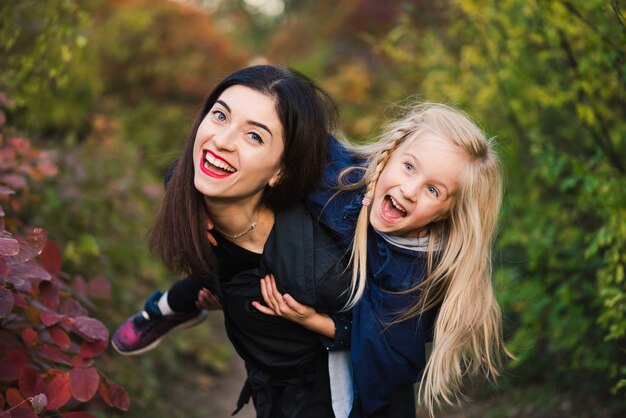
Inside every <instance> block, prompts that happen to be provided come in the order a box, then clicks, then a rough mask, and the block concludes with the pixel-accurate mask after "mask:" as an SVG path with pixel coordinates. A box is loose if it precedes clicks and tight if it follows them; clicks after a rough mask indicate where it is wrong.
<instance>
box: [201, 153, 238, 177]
mask: <svg viewBox="0 0 626 418" xmlns="http://www.w3.org/2000/svg"><path fill="white" fill-rule="evenodd" d="M200 169H201V170H202V172H203V173H204V174H206V175H207V176H210V177H215V178H224V177H228V176H230V175H231V174H233V173H235V172H236V171H237V169H236V168H235V167H233V166H232V165H230V164H229V163H228V162H227V161H226V160H224V159H223V158H221V157H218V156H217V155H215V154H214V153H212V152H211V151H209V150H203V151H202V160H201V161H200Z"/></svg>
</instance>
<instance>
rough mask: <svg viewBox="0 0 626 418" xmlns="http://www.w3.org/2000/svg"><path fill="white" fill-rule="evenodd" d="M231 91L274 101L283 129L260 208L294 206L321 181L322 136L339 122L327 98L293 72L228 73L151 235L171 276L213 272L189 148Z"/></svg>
mask: <svg viewBox="0 0 626 418" xmlns="http://www.w3.org/2000/svg"><path fill="white" fill-rule="evenodd" d="M235 85H242V86H246V87H249V88H251V89H253V90H256V91H258V92H260V93H263V94H265V95H267V96H269V97H271V98H273V99H274V100H275V101H276V111H277V113H278V117H279V119H280V121H281V124H282V126H283V132H284V152H283V155H282V158H281V168H282V172H281V176H280V180H279V181H278V183H276V184H275V185H274V186H273V187H269V185H268V186H266V188H265V190H264V191H263V196H262V198H261V203H262V204H263V205H265V206H266V207H268V208H270V209H272V210H273V211H277V210H280V209H283V208H286V207H288V206H290V205H293V204H295V203H296V202H298V201H301V200H302V199H303V198H304V197H305V196H306V195H307V194H309V193H310V192H311V191H312V189H313V186H314V185H315V183H316V182H317V181H319V179H320V178H321V175H322V170H323V168H324V164H325V162H326V153H327V139H326V135H327V134H328V132H331V131H332V130H334V128H335V126H336V125H335V124H336V119H337V109H336V107H335V104H334V102H333V100H332V99H331V98H330V96H329V95H328V94H327V93H326V92H325V91H324V90H322V89H321V88H320V87H318V86H317V85H316V84H315V83H314V82H313V81H312V80H310V79H309V78H308V77H306V76H304V75H303V74H301V73H299V72H297V71H295V70H292V69H286V68H280V67H273V66H269V65H258V66H253V67H248V68H244V69H241V70H238V71H236V72H234V73H232V74H231V75H229V76H228V77H226V78H225V79H224V80H222V81H221V82H220V83H219V84H218V85H217V86H216V87H215V88H214V89H213V91H212V92H211V93H210V94H209V95H208V96H207V98H206V99H205V101H204V104H203V105H202V108H201V110H200V113H199V114H198V117H197V119H196V121H195V123H194V124H193V128H192V130H191V132H190V133H189V138H188V140H187V145H186V147H185V149H184V151H183V153H182V155H181V156H180V159H179V162H178V164H177V166H176V168H175V169H174V171H173V174H172V178H171V180H170V181H169V183H168V185H167V187H166V191H165V197H164V199H163V202H162V204H161V207H160V209H159V211H158V213H157V216H156V219H155V222H154V224H153V226H152V229H151V231H150V236H149V247H150V250H151V251H152V252H153V253H154V254H155V256H157V257H158V258H160V259H161V260H162V261H163V262H164V263H165V265H166V266H167V267H168V268H169V269H170V270H171V271H173V272H175V273H185V274H191V275H192V276H194V277H198V278H209V277H211V276H213V274H214V271H215V264H216V263H215V260H214V255H213V252H212V250H211V245H210V243H209V241H208V238H207V232H206V225H207V213H206V207H205V204H204V196H203V195H202V193H200V192H199V191H198V190H196V188H195V186H194V161H193V146H194V141H195V138H196V133H197V131H198V127H199V126H200V123H201V122H202V120H203V119H204V117H205V116H206V114H207V113H208V112H209V111H210V110H211V108H212V107H213V105H214V104H215V102H216V101H217V99H218V98H219V97H220V95H221V94H222V93H223V92H224V90H226V89H227V88H229V87H232V86H235Z"/></svg>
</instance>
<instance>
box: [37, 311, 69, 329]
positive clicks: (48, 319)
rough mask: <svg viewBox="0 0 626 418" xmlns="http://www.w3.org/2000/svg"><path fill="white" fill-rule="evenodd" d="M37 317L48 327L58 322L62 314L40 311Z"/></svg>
mask: <svg viewBox="0 0 626 418" xmlns="http://www.w3.org/2000/svg"><path fill="white" fill-rule="evenodd" d="M39 318H40V319H41V322H42V323H43V324H44V325H45V326H47V327H49V326H51V325H54V324H58V323H59V322H60V321H61V320H62V319H63V318H64V316H63V315H58V314H56V313H54V312H48V311H41V312H39Z"/></svg>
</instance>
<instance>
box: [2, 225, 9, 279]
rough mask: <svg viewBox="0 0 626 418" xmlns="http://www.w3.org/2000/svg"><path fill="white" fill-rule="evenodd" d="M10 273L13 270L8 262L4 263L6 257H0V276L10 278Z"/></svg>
mask: <svg viewBox="0 0 626 418" xmlns="http://www.w3.org/2000/svg"><path fill="white" fill-rule="evenodd" d="M1 220H2V218H1V217H0V222H1ZM9 271H11V269H10V268H9V265H8V264H7V262H6V261H4V257H0V274H1V275H3V276H8V275H9Z"/></svg>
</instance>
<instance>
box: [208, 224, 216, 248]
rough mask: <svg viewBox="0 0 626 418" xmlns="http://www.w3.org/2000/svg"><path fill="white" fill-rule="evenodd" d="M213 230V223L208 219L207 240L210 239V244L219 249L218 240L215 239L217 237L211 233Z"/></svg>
mask: <svg viewBox="0 0 626 418" xmlns="http://www.w3.org/2000/svg"><path fill="white" fill-rule="evenodd" d="M212 230H213V221H212V220H210V219H208V218H207V220H206V235H207V238H208V239H209V242H210V243H211V245H212V246H214V247H217V240H216V239H215V237H214V236H213V234H212V233H211V231H212Z"/></svg>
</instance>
